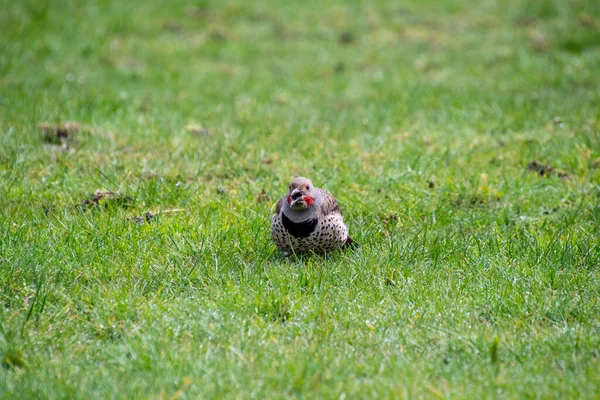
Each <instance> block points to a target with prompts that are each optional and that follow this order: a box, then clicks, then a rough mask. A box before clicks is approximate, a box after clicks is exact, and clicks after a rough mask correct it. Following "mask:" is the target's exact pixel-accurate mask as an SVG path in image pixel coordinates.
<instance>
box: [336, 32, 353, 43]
mask: <svg viewBox="0 0 600 400" xmlns="http://www.w3.org/2000/svg"><path fill="white" fill-rule="evenodd" d="M338 41H339V42H340V43H341V44H352V43H354V42H355V41H356V37H355V36H354V34H353V33H352V32H342V33H340V36H339V38H338Z"/></svg>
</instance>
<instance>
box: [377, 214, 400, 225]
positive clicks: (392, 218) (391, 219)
mask: <svg viewBox="0 0 600 400" xmlns="http://www.w3.org/2000/svg"><path fill="white" fill-rule="evenodd" d="M381 221H382V222H383V223H384V224H385V225H388V224H392V223H395V222H397V221H398V215H397V214H393V213H392V214H387V215H384V216H383V217H382V218H381Z"/></svg>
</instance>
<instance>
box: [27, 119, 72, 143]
mask: <svg viewBox="0 0 600 400" xmlns="http://www.w3.org/2000/svg"><path fill="white" fill-rule="evenodd" d="M38 129H39V130H40V131H42V137H43V139H44V141H45V142H46V143H49V144H54V145H63V146H65V145H66V143H67V142H70V141H72V140H73V139H74V137H75V135H76V134H77V133H79V132H80V131H81V130H82V129H83V127H82V126H81V125H80V124H79V123H78V122H73V121H69V122H61V123H58V124H51V123H49V122H43V123H41V124H39V125H38Z"/></svg>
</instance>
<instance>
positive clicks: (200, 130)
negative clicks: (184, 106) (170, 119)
mask: <svg viewBox="0 0 600 400" xmlns="http://www.w3.org/2000/svg"><path fill="white" fill-rule="evenodd" d="M185 130H186V131H187V132H188V133H191V134H192V135H194V136H209V135H210V131H209V130H208V129H206V128H204V127H202V125H200V124H188V126H186V127H185Z"/></svg>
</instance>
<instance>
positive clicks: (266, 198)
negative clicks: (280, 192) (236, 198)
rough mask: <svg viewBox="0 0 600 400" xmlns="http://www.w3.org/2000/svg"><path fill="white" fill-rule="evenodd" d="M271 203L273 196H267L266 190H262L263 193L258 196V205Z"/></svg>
mask: <svg viewBox="0 0 600 400" xmlns="http://www.w3.org/2000/svg"><path fill="white" fill-rule="evenodd" d="M270 201H271V196H269V195H268V194H267V192H266V191H265V189H263V190H261V192H260V193H259V194H258V195H257V196H256V202H257V203H264V202H270Z"/></svg>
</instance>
